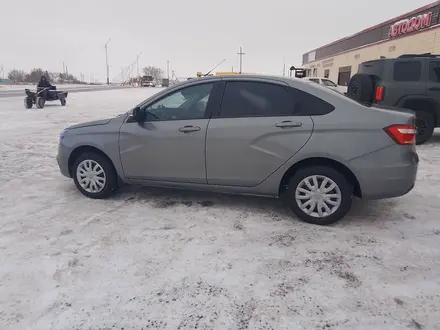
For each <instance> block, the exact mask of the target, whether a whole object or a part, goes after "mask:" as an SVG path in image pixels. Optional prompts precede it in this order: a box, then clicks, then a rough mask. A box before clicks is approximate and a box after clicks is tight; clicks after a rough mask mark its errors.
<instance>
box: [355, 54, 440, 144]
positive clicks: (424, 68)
mask: <svg viewBox="0 0 440 330" xmlns="http://www.w3.org/2000/svg"><path fill="white" fill-rule="evenodd" d="M347 95H348V96H349V97H351V98H353V99H355V100H356V101H359V102H362V103H367V104H377V105H383V106H393V107H398V108H405V109H411V110H414V111H415V113H416V125H417V139H416V143H417V144H422V143H424V142H426V141H427V140H429V138H430V137H431V136H432V133H433V131H434V128H435V127H440V55H432V54H420V55H415V54H407V55H402V56H400V57H398V58H382V59H378V60H373V61H368V62H364V63H361V64H359V68H358V73H357V74H355V75H354V76H353V77H352V78H351V79H350V81H349V83H348V89H347Z"/></svg>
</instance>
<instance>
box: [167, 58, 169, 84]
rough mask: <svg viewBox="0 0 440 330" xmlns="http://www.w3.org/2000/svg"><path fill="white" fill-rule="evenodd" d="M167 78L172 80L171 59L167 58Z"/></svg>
mask: <svg viewBox="0 0 440 330" xmlns="http://www.w3.org/2000/svg"><path fill="white" fill-rule="evenodd" d="M167 78H168V80H170V61H169V60H167Z"/></svg>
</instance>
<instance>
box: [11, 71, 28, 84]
mask: <svg viewBox="0 0 440 330" xmlns="http://www.w3.org/2000/svg"><path fill="white" fill-rule="evenodd" d="M25 77H26V72H24V71H23V70H17V69H13V70H11V71H10V72H9V73H8V79H9V80H11V81H12V82H13V83H18V82H23V81H24V78H25Z"/></svg>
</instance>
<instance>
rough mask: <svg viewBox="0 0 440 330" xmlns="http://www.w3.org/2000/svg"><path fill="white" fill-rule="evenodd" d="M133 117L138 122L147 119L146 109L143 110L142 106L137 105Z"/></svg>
mask: <svg viewBox="0 0 440 330" xmlns="http://www.w3.org/2000/svg"><path fill="white" fill-rule="evenodd" d="M132 117H133V119H134V120H136V121H137V122H138V123H140V122H144V121H145V119H146V116H145V110H142V109H141V108H140V107H136V108H134V109H133V116H132Z"/></svg>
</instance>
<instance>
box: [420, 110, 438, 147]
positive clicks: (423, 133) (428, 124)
mask: <svg viewBox="0 0 440 330" xmlns="http://www.w3.org/2000/svg"><path fill="white" fill-rule="evenodd" d="M434 126H435V124H434V117H433V116H432V115H431V114H430V113H428V112H426V111H416V127H417V135H416V144H423V143H425V142H426V141H428V140H429V139H430V138H431V136H432V133H434Z"/></svg>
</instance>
